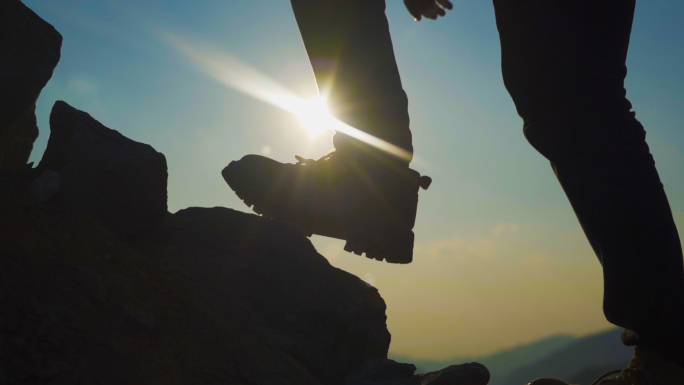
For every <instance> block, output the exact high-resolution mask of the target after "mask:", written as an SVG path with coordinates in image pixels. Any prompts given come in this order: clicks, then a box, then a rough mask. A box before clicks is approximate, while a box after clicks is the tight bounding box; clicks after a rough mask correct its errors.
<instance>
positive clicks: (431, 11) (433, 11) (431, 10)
mask: <svg viewBox="0 0 684 385" xmlns="http://www.w3.org/2000/svg"><path fill="white" fill-rule="evenodd" d="M422 13H423V16H425V17H427V18H428V19H430V20H437V18H438V17H439V16H444V15H446V12H445V11H444V9H442V7H440V6H439V5H437V3H435V1H434V0H432V1H430V2H428V3H427V4H426V5H425V7H424V8H423V9H422Z"/></svg>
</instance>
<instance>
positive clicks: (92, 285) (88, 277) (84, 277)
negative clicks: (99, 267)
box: [78, 266, 102, 297]
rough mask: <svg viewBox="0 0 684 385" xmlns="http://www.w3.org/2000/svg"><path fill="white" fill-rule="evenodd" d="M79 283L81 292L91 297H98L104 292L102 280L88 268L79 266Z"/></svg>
mask: <svg viewBox="0 0 684 385" xmlns="http://www.w3.org/2000/svg"><path fill="white" fill-rule="evenodd" d="M78 282H79V283H80V285H81V291H83V293H84V294H86V295H88V296H89V297H98V296H99V295H100V293H101V292H102V278H100V275H99V274H98V273H97V271H95V270H93V269H91V268H90V267H88V266H78Z"/></svg>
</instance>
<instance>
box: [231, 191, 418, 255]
mask: <svg viewBox="0 0 684 385" xmlns="http://www.w3.org/2000/svg"><path fill="white" fill-rule="evenodd" d="M231 189H232V188H231ZM233 191H234V192H235V194H236V195H237V196H238V198H240V199H241V200H242V201H243V202H244V203H245V205H247V207H249V208H251V209H252V210H254V212H256V213H257V214H259V215H262V216H264V217H267V218H275V219H278V220H283V219H281V218H279V217H277V216H274V215H271V214H270V213H268V212H267V210H264V209H263V208H262V207H261V206H260V204H259V202H255V201H253V200H250V199H248V198H246V196H250V195H251V194H246V193H244V192H238V191H236V190H233ZM252 196H253V195H252ZM283 221H284V222H287V223H290V224H291V225H292V226H294V227H295V228H296V229H297V230H298V231H299V232H301V233H302V234H303V235H305V236H307V237H311V236H312V235H313V234H317V235H322V236H325V237H330V238H336V239H342V240H345V241H347V242H346V244H345V245H344V250H345V251H347V252H349V253H353V254H356V255H363V254H365V255H366V258H369V259H375V260H377V261H383V260H384V261H387V262H388V263H394V264H408V263H411V262H412V261H413V243H414V237H415V236H414V234H413V231H411V230H410V229H407V228H405V227H402V226H400V225H397V224H396V223H394V222H392V221H390V220H387V219H385V218H382V217H379V216H369V217H363V218H361V219H359V220H355V221H354V222H353V223H352V224H349V225H347V226H344V227H345V228H347V229H350V230H347V231H342V230H337V231H313V230H312V229H309V228H306V226H302V225H301V224H297V223H291V222H289V221H287V220H283Z"/></svg>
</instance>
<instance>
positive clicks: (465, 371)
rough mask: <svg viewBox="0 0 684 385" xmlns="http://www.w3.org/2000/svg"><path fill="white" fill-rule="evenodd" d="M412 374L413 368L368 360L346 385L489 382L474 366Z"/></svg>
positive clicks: (468, 384) (478, 384)
mask: <svg viewBox="0 0 684 385" xmlns="http://www.w3.org/2000/svg"><path fill="white" fill-rule="evenodd" d="M415 370H416V367H415V366H414V365H412V364H401V363H398V362H395V361H392V360H388V359H368V360H366V361H365V362H364V363H363V364H362V365H361V366H359V367H357V368H356V370H354V372H352V373H351V374H350V375H349V377H347V379H346V381H345V385H487V383H488V382H489V371H488V370H487V368H485V367H484V365H482V364H479V363H477V362H471V363H467V364H461V365H451V366H448V367H446V368H444V369H442V370H438V371H436V372H430V373H423V374H417V375H413V372H414V371H415Z"/></svg>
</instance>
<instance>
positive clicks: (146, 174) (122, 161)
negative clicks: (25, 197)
mask: <svg viewBox="0 0 684 385" xmlns="http://www.w3.org/2000/svg"><path fill="white" fill-rule="evenodd" d="M38 170H39V172H42V171H44V170H54V171H57V172H59V173H60V187H59V189H60V191H59V202H60V205H61V206H62V207H64V208H67V209H71V210H76V211H83V212H86V213H88V214H90V215H92V216H94V217H95V218H97V219H98V220H100V221H102V223H104V224H105V226H107V227H108V228H109V229H110V230H112V231H114V232H115V233H117V234H119V235H122V236H129V235H131V234H135V233H137V232H140V231H143V230H145V229H148V228H150V227H151V226H153V225H154V224H156V223H157V222H159V221H160V220H161V219H162V218H163V217H164V216H165V215H166V213H167V203H166V202H167V194H166V182H167V179H168V173H167V167H166V158H165V157H164V155H163V154H161V153H159V152H157V151H155V150H154V148H152V146H150V145H147V144H143V143H138V142H135V141H133V140H131V139H128V138H126V137H125V136H123V135H121V134H120V133H119V132H118V131H115V130H112V129H109V128H107V127H105V126H104V125H102V124H101V123H100V122H98V121H97V120H95V119H94V118H93V117H91V116H90V115H88V114H87V113H85V112H83V111H79V110H77V109H75V108H73V107H71V106H70V105H68V104H67V103H65V102H63V101H58V102H56V103H55V105H54V107H53V108H52V113H51V114H50V139H49V140H48V145H47V149H46V150H45V154H44V156H43V159H42V160H41V162H40V164H39V166H38Z"/></svg>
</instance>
